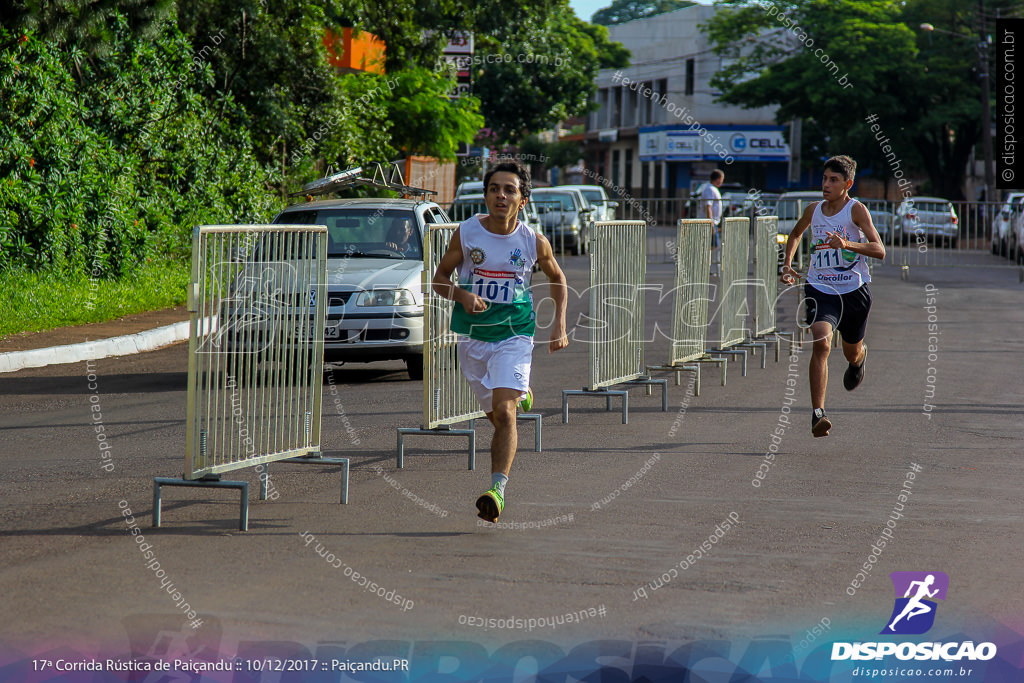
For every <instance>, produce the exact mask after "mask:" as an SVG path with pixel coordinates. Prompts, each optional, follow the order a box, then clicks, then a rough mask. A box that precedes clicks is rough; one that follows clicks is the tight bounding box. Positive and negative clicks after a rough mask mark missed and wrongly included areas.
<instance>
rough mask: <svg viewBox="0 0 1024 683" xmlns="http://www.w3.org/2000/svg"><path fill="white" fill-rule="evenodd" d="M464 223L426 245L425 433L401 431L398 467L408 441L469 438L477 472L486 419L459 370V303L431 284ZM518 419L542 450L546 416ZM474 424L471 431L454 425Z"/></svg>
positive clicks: (442, 227)
mask: <svg viewBox="0 0 1024 683" xmlns="http://www.w3.org/2000/svg"><path fill="white" fill-rule="evenodd" d="M457 227H459V224H458V223H440V224H434V225H430V226H429V231H428V232H427V234H426V235H425V239H424V245H423V247H424V248H423V277H422V287H423V339H424V342H423V345H424V348H423V423H422V425H421V426H420V427H419V428H413V427H400V428H399V429H398V456H397V462H396V464H397V466H398V467H399V468H403V467H405V436H406V435H410V434H417V435H423V436H465V437H467V438H468V445H469V469H471V470H472V469H475V468H476V428H475V421H476V420H478V419H480V418H483V417H486V415H485V414H484V411H482V410H481V409H480V404H479V402H478V401H477V398H476V395H475V394H474V393H473V390H472V389H471V388H470V386H469V383H468V382H467V381H466V378H465V377H464V376H463V375H462V372H461V371H460V370H459V360H458V347H457V341H458V335H456V334H455V333H454V332H452V331H451V319H452V310H453V309H454V307H455V303H454V302H453V301H451V300H450V299H446V298H443V297H440V296H437V295H436V294H435V293H434V290H433V287H432V285H431V279H432V278H433V276H434V271H435V270H437V266H438V265H439V264H440V262H441V257H442V256H444V252H445V251H446V250H447V249H448V242H449V241H450V240H451V237H452V234H453V233H454V232H455V228H457ZM518 419H523V420H532V421H533V422H534V424H535V426H536V432H535V444H534V449H535V450H537V451H540V450H541V415H539V414H533V413H527V414H521V415H519V416H518ZM461 422H469V428H468V429H452V425H455V424H459V423H461Z"/></svg>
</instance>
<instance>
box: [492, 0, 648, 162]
mask: <svg viewBox="0 0 1024 683" xmlns="http://www.w3.org/2000/svg"><path fill="white" fill-rule="evenodd" d="M477 50H478V52H479V53H480V54H479V58H478V59H477V62H478V66H477V67H476V68H475V69H474V71H473V92H474V94H476V95H478V96H479V97H480V101H481V108H482V111H483V114H484V118H485V119H486V121H487V125H488V127H489V128H491V130H492V131H494V132H495V134H496V136H497V141H498V142H499V143H511V142H517V141H518V140H520V139H521V138H523V137H524V136H525V135H527V134H529V133H530V132H534V131H538V130H542V129H545V128H550V127H551V126H553V125H555V124H557V123H559V122H560V121H563V120H565V119H567V118H570V117H572V116H581V115H583V114H585V113H587V112H588V111H590V109H591V108H592V106H593V105H592V100H593V95H594V90H595V88H596V86H595V82H596V78H597V72H598V69H602V68H621V67H623V66H626V65H628V63H629V51H628V50H626V49H625V48H624V47H622V45H621V44H619V43H614V42H611V41H610V40H609V39H608V30H607V29H606V28H605V27H603V26H597V25H594V24H588V23H586V22H584V21H582V20H580V19H579V18H577V17H576V16H575V14H573V13H572V12H571V11H568V12H565V13H561V14H555V15H552V16H551V17H549V18H548V19H547V20H546V21H544V22H543V23H537V22H533V23H526V24H523V25H521V27H520V28H519V30H518V31H516V32H515V34H514V35H512V36H511V37H510V38H509V39H508V40H507V41H505V42H499V41H497V40H495V39H493V38H491V39H486V40H478V41H477Z"/></svg>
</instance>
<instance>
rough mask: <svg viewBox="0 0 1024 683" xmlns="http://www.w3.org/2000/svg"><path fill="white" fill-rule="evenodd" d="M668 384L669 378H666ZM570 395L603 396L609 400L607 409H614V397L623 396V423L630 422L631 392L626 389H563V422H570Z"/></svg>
mask: <svg viewBox="0 0 1024 683" xmlns="http://www.w3.org/2000/svg"><path fill="white" fill-rule="evenodd" d="M666 384H667V380H666ZM570 396H601V397H604V399H605V400H606V401H607V404H606V408H607V410H611V409H612V397H613V396H621V397H622V424H629V392H628V391H626V390H621V391H616V390H611V389H605V388H601V389H596V390H591V389H563V390H562V424H569V397H570Z"/></svg>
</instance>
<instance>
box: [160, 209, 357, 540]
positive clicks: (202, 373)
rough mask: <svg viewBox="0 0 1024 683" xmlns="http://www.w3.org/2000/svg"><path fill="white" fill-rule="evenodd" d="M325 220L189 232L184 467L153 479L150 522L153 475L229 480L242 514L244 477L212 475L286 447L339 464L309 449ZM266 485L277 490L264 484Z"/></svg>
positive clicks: (318, 393)
mask: <svg viewBox="0 0 1024 683" xmlns="http://www.w3.org/2000/svg"><path fill="white" fill-rule="evenodd" d="M326 254H327V229H326V228H325V227H324V226H317V225H264V226H244V225H243V226H200V227H197V228H196V229H195V231H194V233H193V242H192V279H191V284H190V289H189V292H188V303H189V311H190V312H191V324H190V335H189V359H188V391H187V405H186V430H185V473H184V475H183V478H182V479H180V480H176V479H163V478H156V479H155V480H154V515H153V516H154V526H159V524H160V489H161V486H164V485H168V486H204V485H207V486H218V487H231V488H238V489H240V490H241V491H242V496H243V506H242V507H243V513H242V516H241V518H240V527H242V528H243V529H244V528H245V527H246V523H247V507H246V505H245V504H244V503H245V499H246V498H247V494H248V488H247V486H246V482H223V481H220V475H221V474H223V473H226V472H231V471H234V470H239V469H242V468H246V467H253V466H255V467H256V468H257V471H258V472H259V473H260V482H261V498H263V499H266V498H267V494H268V489H269V488H270V475H269V470H268V467H269V464H270V463H271V462H275V461H281V460H288V459H292V460H293V461H295V462H317V463H324V464H342V465H345V467H346V470H345V477H344V481H343V484H342V502H346V500H347V483H348V474H347V466H348V460H346V459H325V458H323V457H321V452H320V412H321V400H322V387H323V343H324V342H323V340H324V317H325V311H326V301H325V292H326V290H325V282H326V264H327V260H326ZM275 497H276V496H275Z"/></svg>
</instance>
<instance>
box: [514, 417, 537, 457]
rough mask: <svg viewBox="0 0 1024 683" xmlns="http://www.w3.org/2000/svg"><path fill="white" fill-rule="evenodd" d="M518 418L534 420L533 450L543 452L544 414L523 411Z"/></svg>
mask: <svg viewBox="0 0 1024 683" xmlns="http://www.w3.org/2000/svg"><path fill="white" fill-rule="evenodd" d="M516 420H533V450H534V451H535V452H537V453H540V452H541V438H540V434H541V425H542V424H543V421H544V416H543V415H541V414H540V413H522V414H520V415H516Z"/></svg>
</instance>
